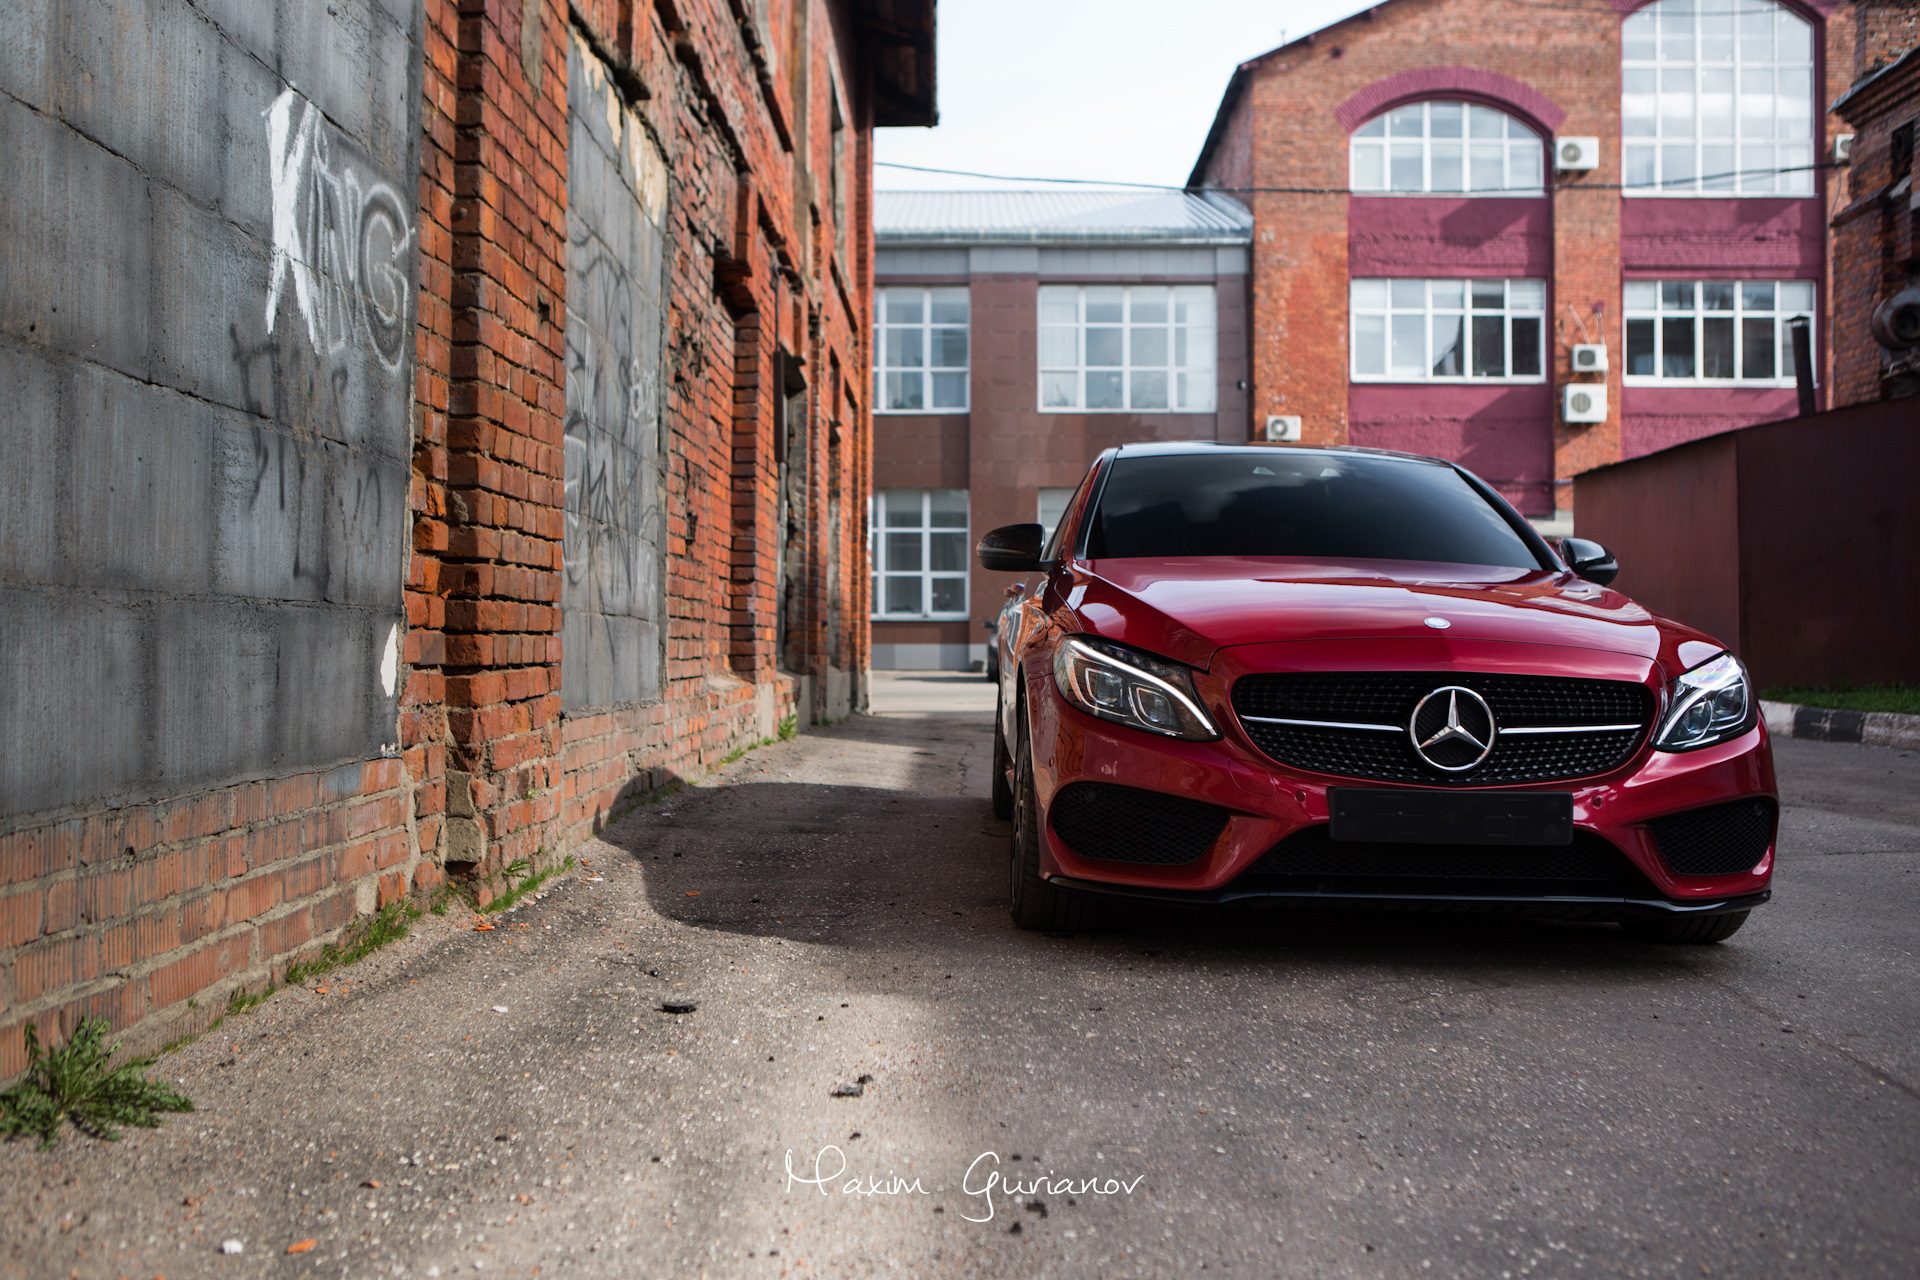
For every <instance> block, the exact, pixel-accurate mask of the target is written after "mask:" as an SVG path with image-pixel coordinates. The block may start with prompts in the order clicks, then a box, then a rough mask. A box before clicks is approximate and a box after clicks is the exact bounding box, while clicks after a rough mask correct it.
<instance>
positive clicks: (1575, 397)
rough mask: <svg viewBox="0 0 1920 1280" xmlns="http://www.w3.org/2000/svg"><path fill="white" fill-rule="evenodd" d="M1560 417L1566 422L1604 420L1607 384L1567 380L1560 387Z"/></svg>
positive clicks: (1605, 417)
mask: <svg viewBox="0 0 1920 1280" xmlns="http://www.w3.org/2000/svg"><path fill="white" fill-rule="evenodd" d="M1560 417H1561V419H1562V420H1563V421H1566V422H1605V421H1606V420H1607V384H1606V383H1604V382H1569V383H1568V384H1567V385H1566V386H1564V387H1561V388H1560Z"/></svg>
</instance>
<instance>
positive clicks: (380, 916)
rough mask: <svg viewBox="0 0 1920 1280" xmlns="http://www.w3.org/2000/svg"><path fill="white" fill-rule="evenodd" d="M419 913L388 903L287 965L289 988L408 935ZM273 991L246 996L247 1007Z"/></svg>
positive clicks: (409, 906) (409, 905) (404, 905)
mask: <svg viewBox="0 0 1920 1280" xmlns="http://www.w3.org/2000/svg"><path fill="white" fill-rule="evenodd" d="M420 916H421V911H420V908H419V907H416V906H414V905H413V904H412V903H411V902H390V903H388V904H387V905H386V906H384V907H382V908H381V909H380V910H379V912H377V913H376V914H374V915H372V916H369V917H367V920H366V923H365V924H363V925H361V926H360V927H359V928H358V929H355V930H353V931H351V932H350V933H349V934H348V935H347V937H346V938H344V939H343V940H342V941H340V942H329V943H328V944H327V945H326V946H324V947H322V948H321V949H320V952H319V954H318V955H315V956H312V957H310V958H308V959H306V960H296V961H294V962H293V963H292V964H290V965H288V966H287V985H288V986H290V987H291V986H294V985H295V984H297V983H301V982H305V981H306V980H307V979H308V978H313V977H318V976H319V975H320V974H323V973H331V972H333V971H334V970H335V969H338V968H341V967H342V966H344V965H350V964H352V963H353V962H354V961H356V960H358V959H360V958H361V957H363V956H365V955H368V954H369V953H371V952H374V951H378V950H379V949H380V948H381V947H384V946H386V945H387V944H388V943H389V942H398V941H399V940H400V939H402V938H404V937H406V936H407V925H408V923H409V922H411V921H414V920H418V919H419V918H420ZM241 994H242V993H240V992H238V991H236V992H234V995H235V997H236V998H238V997H239V996H240V995H241ZM272 994H273V988H272V987H268V988H267V990H266V991H265V992H264V993H263V994H261V995H260V996H259V998H258V999H254V998H253V997H251V996H249V997H248V999H249V1000H250V1001H251V1002H252V1003H250V1004H248V1005H247V1006H246V1008H251V1007H252V1006H253V1004H257V1003H259V1001H260V1000H264V999H266V998H267V996H270V995H272ZM229 1012H232V1013H240V1012H244V1010H243V1009H233V1008H231V1007H230V1008H229Z"/></svg>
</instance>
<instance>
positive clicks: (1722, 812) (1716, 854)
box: [1647, 796, 1779, 876]
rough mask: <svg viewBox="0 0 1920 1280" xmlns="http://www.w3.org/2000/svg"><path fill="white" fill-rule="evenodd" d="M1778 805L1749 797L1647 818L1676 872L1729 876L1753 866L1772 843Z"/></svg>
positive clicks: (1655, 840) (1763, 798)
mask: <svg viewBox="0 0 1920 1280" xmlns="http://www.w3.org/2000/svg"><path fill="white" fill-rule="evenodd" d="M1778 814H1779V807H1778V806H1777V805H1776V804H1775V803H1774V802H1773V801H1772V800H1770V799H1768V798H1767V797H1765V796H1751V797H1749V798H1747V799H1745V800H1734V801H1730V802H1729V803H1727V804H1716V805H1713V806H1711V807H1709V808H1705V809H1689V810H1687V811H1686V812H1685V813H1670V814H1668V815H1667V816H1666V817H1664V818H1655V819H1654V820H1653V821H1651V822H1649V823H1647V830H1648V831H1650V832H1652V833H1653V842H1654V844H1656V845H1657V846H1659V849H1660V856H1661V857H1662V858H1665V859H1666V861H1667V865H1668V866H1669V867H1671V868H1672V869H1673V873H1674V874H1675V875H1680V876H1731V875H1738V874H1740V873H1741V872H1743V871H1751V870H1753V869H1754V868H1755V867H1756V866H1759V865H1760V859H1762V858H1764V857H1766V856H1767V846H1768V845H1770V844H1772V843H1773V828H1774V821H1775V819H1776V818H1777V816H1778Z"/></svg>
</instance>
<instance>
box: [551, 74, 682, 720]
mask: <svg viewBox="0 0 1920 1280" xmlns="http://www.w3.org/2000/svg"><path fill="white" fill-rule="evenodd" d="M567 86H568V113H567V114H568V120H569V124H570V128H571V133H572V142H571V145H570V148H569V152H568V164H569V167H568V173H567V365H566V368H567V387H566V396H567V416H566V427H565V429H566V466H567V477H566V533H565V568H566V573H565V577H564V579H563V581H562V585H561V597H560V602H561V609H562V615H563V617H562V623H561V628H562V629H561V694H562V705H563V706H565V707H566V708H567V709H568V710H569V711H572V710H577V709H581V708H586V707H601V706H608V705H612V704H616V703H623V702H636V701H645V700H650V699H655V698H658V697H659V696H660V691H661V685H660V676H661V640H662V636H661V621H662V619H663V617H664V612H665V608H666V605H665V564H664V557H665V551H666V513H665V510H664V509H663V503H662V494H663V486H662V484H661V471H660V468H661V452H660V423H661V387H660V361H661V354H662V348H661V342H662V328H661V325H662V317H663V315H664V308H663V306H662V301H661V296H662V287H663V284H664V276H663V274H662V268H663V258H662V254H663V244H664V239H663V237H664V227H665V220H666V216H667V176H666V162H665V161H664V160H663V159H662V158H661V156H660V155H659V152H658V151H657V150H656V149H655V147H654V144H653V142H652V140H651V139H650V138H649V137H648V135H647V134H646V131H645V129H644V128H643V127H642V126H641V124H640V121H639V118H638V117H637V116H635V115H634V114H633V113H632V112H631V111H630V110H628V108H627V107H626V106H625V105H624V104H623V103H622V102H621V100H620V97H619V94H618V92H617V90H616V89H615V87H614V85H613V83H612V81H611V79H610V78H609V76H608V75H607V73H606V70H605V68H604V67H603V66H602V65H601V63H600V61H599V59H598V58H596V57H595V56H594V54H593V53H592V51H591V50H589V49H588V48H586V46H585V44H584V43H583V42H582V41H581V40H580V39H579V38H578V37H575V38H574V39H573V40H572V41H571V42H570V43H569V47H568V53H567Z"/></svg>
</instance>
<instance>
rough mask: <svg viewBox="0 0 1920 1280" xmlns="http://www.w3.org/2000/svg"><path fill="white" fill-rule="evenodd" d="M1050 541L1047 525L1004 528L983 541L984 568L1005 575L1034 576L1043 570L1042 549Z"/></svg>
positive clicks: (1006, 526) (981, 547)
mask: <svg viewBox="0 0 1920 1280" xmlns="http://www.w3.org/2000/svg"><path fill="white" fill-rule="evenodd" d="M1046 540H1047V530H1046V527H1045V526H1044V525H1037V524H1007V525H1001V526H1000V527H999V528H998V529H995V530H994V531H993V532H992V533H989V534H988V535H987V536H986V537H984V538H982V539H980V546H979V555H980V567H981V568H982V569H996V570H999V571H1001V572H1003V573H1031V572H1033V571H1034V570H1035V569H1038V568H1039V567H1040V548H1041V546H1042V545H1044V544H1045V542H1046Z"/></svg>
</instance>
